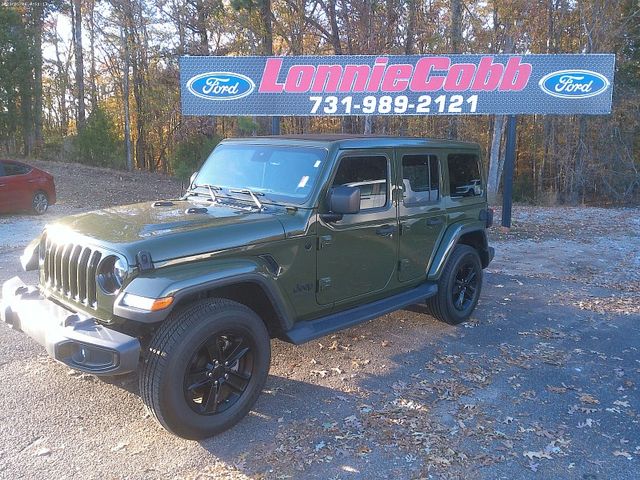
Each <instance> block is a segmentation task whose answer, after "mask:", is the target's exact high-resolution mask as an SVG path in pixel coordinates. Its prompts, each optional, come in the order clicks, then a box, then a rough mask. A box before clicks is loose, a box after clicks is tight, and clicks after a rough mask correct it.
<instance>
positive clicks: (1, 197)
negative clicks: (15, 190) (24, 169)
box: [0, 162, 10, 212]
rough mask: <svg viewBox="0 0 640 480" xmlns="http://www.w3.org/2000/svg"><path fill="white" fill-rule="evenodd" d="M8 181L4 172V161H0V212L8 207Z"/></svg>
mask: <svg viewBox="0 0 640 480" xmlns="http://www.w3.org/2000/svg"><path fill="white" fill-rule="evenodd" d="M9 205H10V203H9V182H8V181H7V177H6V175H5V172H4V162H0V212H5V211H8V209H9Z"/></svg>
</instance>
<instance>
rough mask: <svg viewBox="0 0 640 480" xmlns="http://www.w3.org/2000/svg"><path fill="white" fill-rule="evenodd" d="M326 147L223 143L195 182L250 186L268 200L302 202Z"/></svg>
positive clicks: (239, 186) (324, 154) (219, 185)
mask: <svg viewBox="0 0 640 480" xmlns="http://www.w3.org/2000/svg"><path fill="white" fill-rule="evenodd" d="M326 154H327V152H326V150H324V149H322V148H313V147H291V146H282V145H224V144H223V145H219V146H218V147H216V148H215V150H214V151H213V152H211V155H209V158H208V159H207V161H206V162H205V163H204V165H203V166H202V168H201V169H200V171H199V172H198V175H197V176H196V178H195V180H194V184H195V185H196V186H198V185H207V184H209V185H215V186H218V187H221V188H224V189H227V190H229V191H231V190H233V189H249V190H251V191H253V192H255V193H262V194H264V196H263V197H261V200H264V201H265V202H267V203H268V202H276V203H277V202H285V203H294V204H301V203H304V201H305V200H306V199H307V197H308V196H309V193H311V190H312V189H313V185H314V184H315V182H316V178H317V176H318V173H319V172H320V170H321V166H322V162H324V160H325V157H326Z"/></svg>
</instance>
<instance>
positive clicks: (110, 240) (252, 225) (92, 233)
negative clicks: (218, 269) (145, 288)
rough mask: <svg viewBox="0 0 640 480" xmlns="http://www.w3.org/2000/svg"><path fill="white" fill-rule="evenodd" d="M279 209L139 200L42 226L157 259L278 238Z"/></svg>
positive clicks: (280, 228)
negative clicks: (145, 253)
mask: <svg viewBox="0 0 640 480" xmlns="http://www.w3.org/2000/svg"><path fill="white" fill-rule="evenodd" d="M189 209H201V210H196V211H191V212H189ZM285 212H286V211H285V209H284V208H282V207H278V206H272V205H269V206H268V207H267V209H266V210H264V211H262V212H258V211H257V210H255V209H254V210H248V209H247V210H245V209H240V208H232V207H229V206H224V205H220V204H214V205H210V204H203V203H199V202H193V201H189V200H173V201H171V202H165V203H159V205H158V206H154V202H145V203H138V204H134V205H125V206H120V207H112V208H107V209H104V210H97V211H94V212H88V213H82V214H79V215H73V216H70V217H66V218H63V219H61V220H59V221H58V222H56V223H54V224H53V225H51V226H48V227H47V231H48V232H50V233H51V234H53V236H55V237H59V236H67V238H68V240H66V241H77V242H78V243H80V242H83V241H86V242H88V243H90V244H94V245H97V246H101V247H103V248H107V249H110V250H113V251H117V252H120V253H123V254H126V255H127V256H128V257H129V259H130V260H133V258H134V257H135V255H136V254H137V253H138V252H139V251H142V250H144V251H148V252H150V253H151V256H152V258H153V260H154V261H163V260H169V259H173V258H179V257H183V256H187V255H194V254H198V253H206V252H212V251H216V250H224V249H228V248H234V247H238V246H242V245H251V244H256V243H262V242H268V241H273V240H279V239H283V238H284V228H283V226H282V223H281V222H280V221H279V220H278V216H279V215H286V213H285ZM74 237H75V238H76V240H72V238H74ZM78 237H81V238H82V239H80V238H78Z"/></svg>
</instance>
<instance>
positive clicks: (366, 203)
mask: <svg viewBox="0 0 640 480" xmlns="http://www.w3.org/2000/svg"><path fill="white" fill-rule="evenodd" d="M387 163H388V162H387V157H383V156H371V157H343V158H342V159H341V160H340V166H339V167H338V171H337V172H336V177H335V178H334V180H333V186H334V187H336V186H338V185H347V186H349V187H358V188H359V189H360V210H368V209H372V208H379V207H384V206H385V205H386V204H387V192H388V191H389V173H388V172H389V168H388V165H387Z"/></svg>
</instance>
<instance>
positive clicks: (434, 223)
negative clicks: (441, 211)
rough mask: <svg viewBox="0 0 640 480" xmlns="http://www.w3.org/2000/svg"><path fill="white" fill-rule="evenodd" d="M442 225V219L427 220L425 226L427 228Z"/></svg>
mask: <svg viewBox="0 0 640 480" xmlns="http://www.w3.org/2000/svg"><path fill="white" fill-rule="evenodd" d="M443 223H444V220H443V219H442V218H427V225H429V226H433V225H442V224H443Z"/></svg>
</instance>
